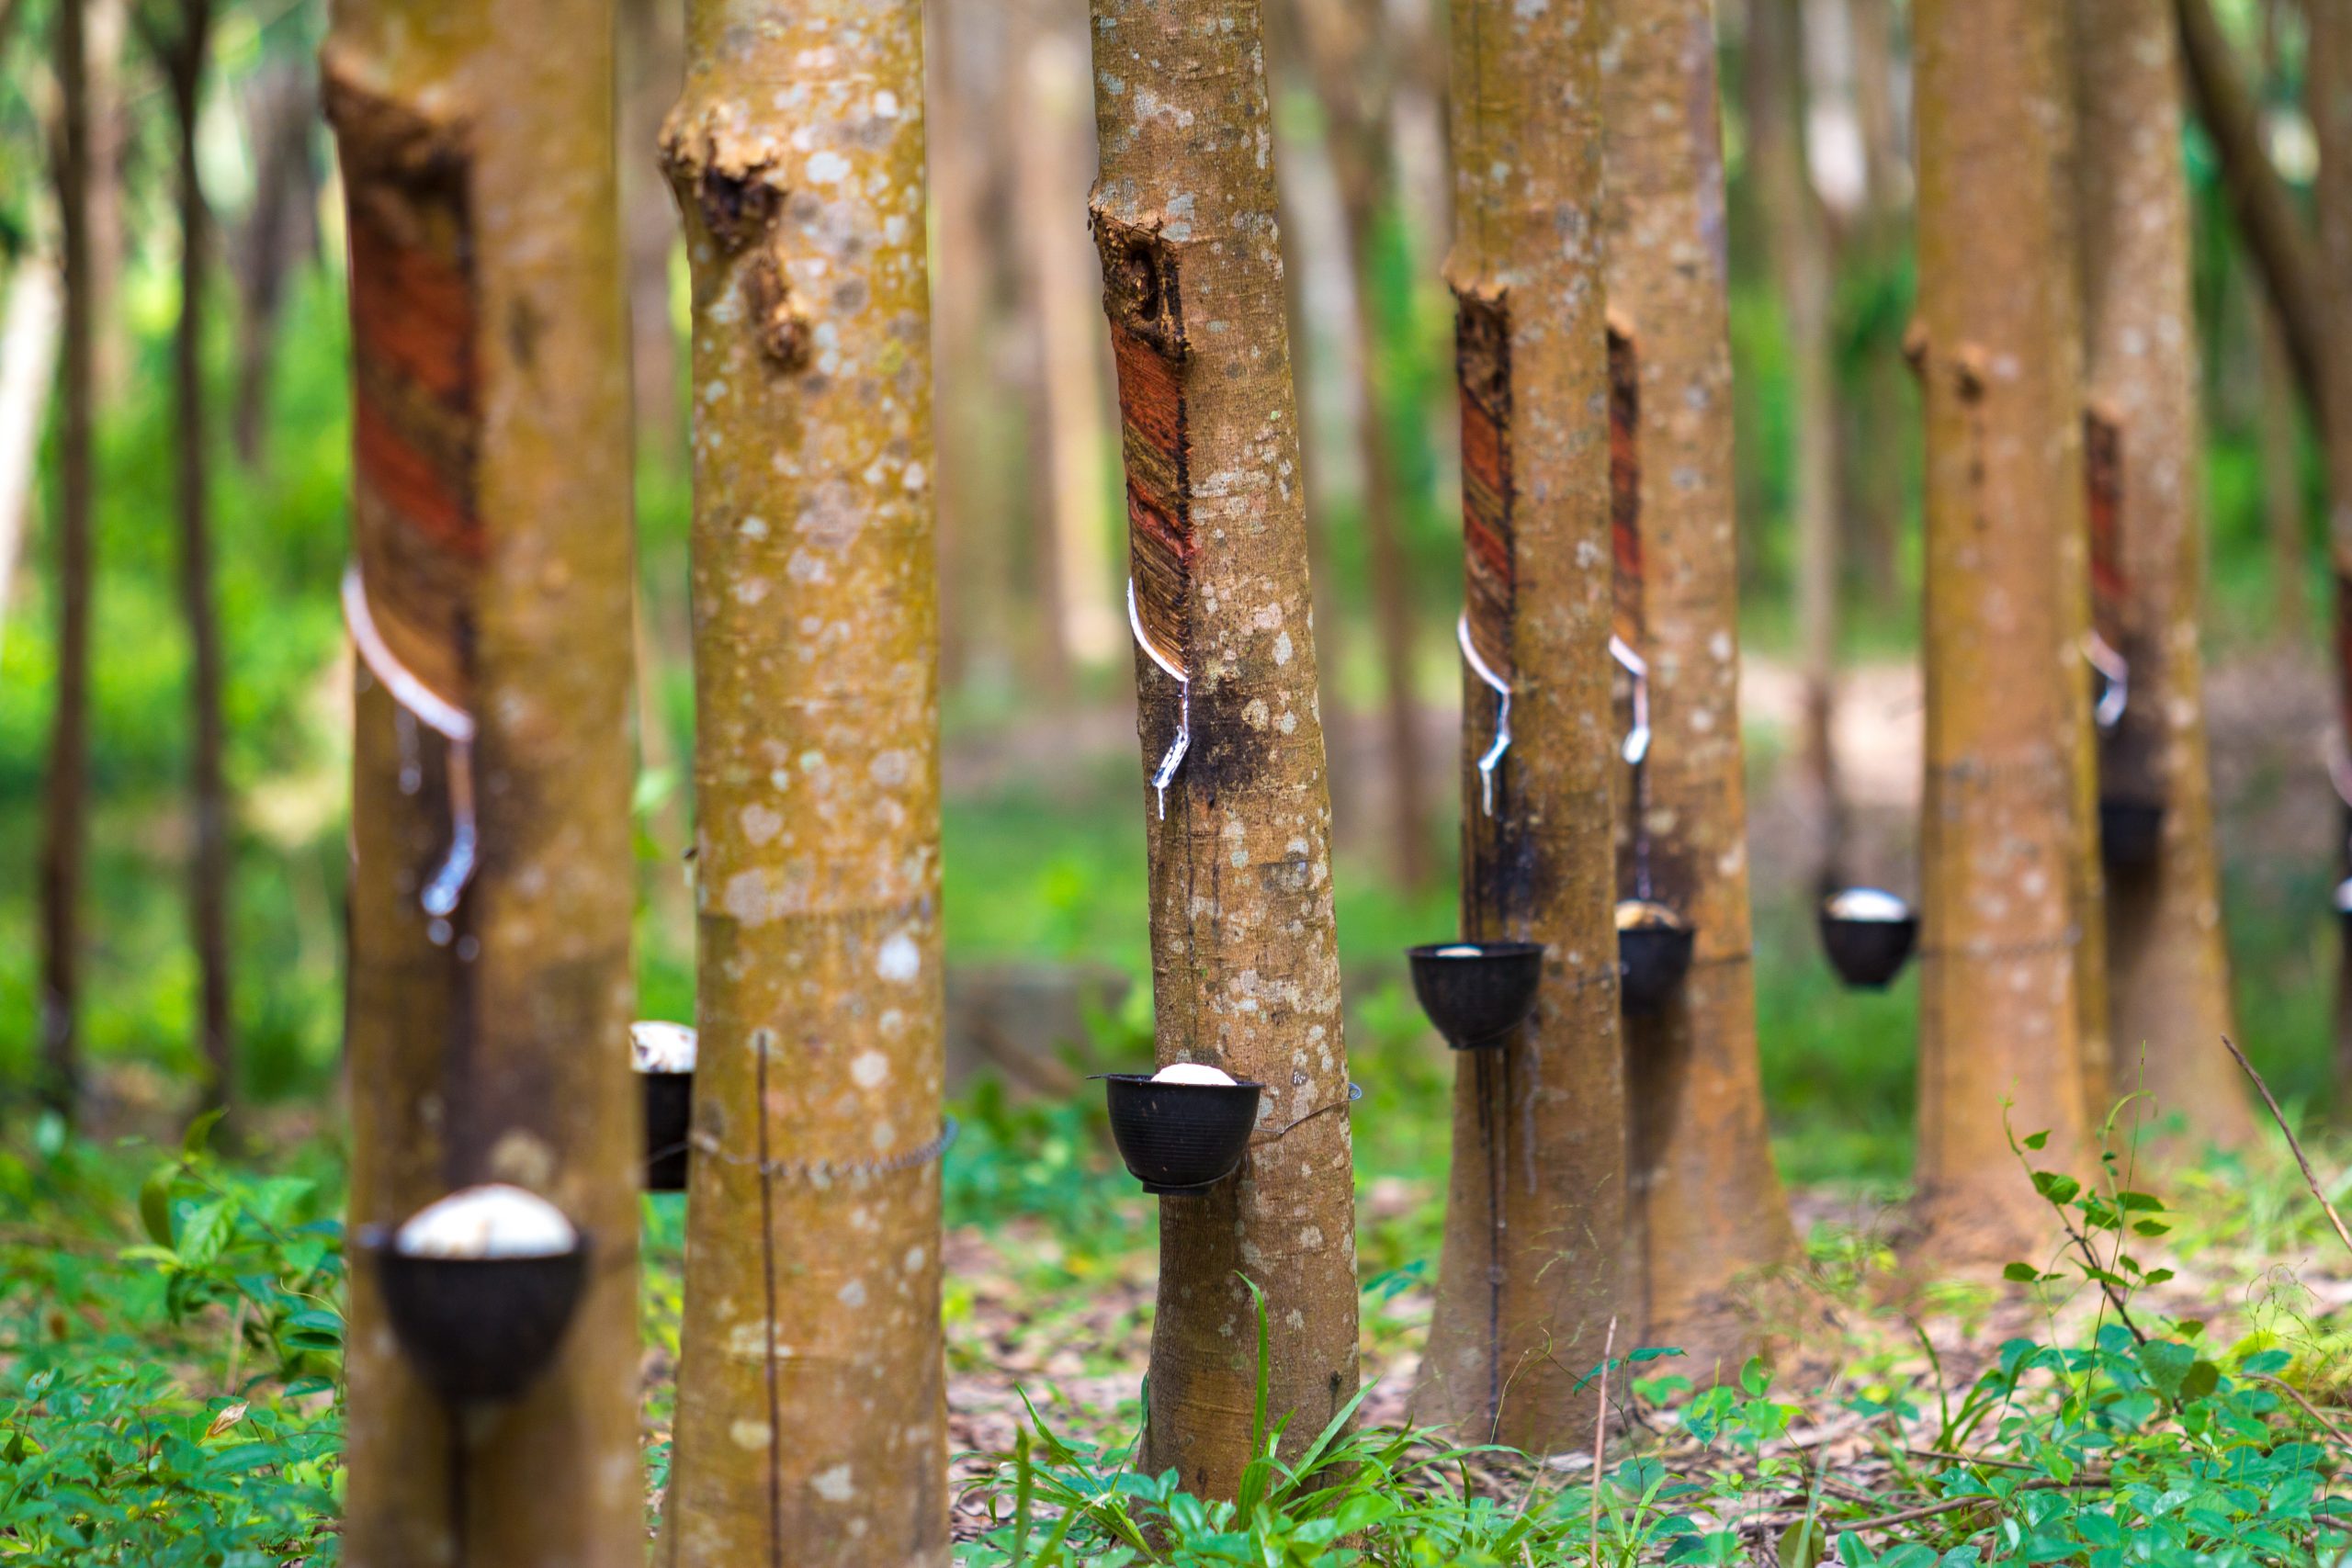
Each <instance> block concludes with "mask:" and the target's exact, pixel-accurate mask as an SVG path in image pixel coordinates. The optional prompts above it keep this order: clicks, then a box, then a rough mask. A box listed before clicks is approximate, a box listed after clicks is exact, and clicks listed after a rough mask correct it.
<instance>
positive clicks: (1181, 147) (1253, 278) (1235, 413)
mask: <svg viewBox="0 0 2352 1568" xmlns="http://www.w3.org/2000/svg"><path fill="white" fill-rule="evenodd" d="M1092 17H1093V23H1094V33H1093V40H1094V82H1095V95H1094V111H1095V129H1096V136H1095V140H1096V143H1097V146H1098V147H1099V149H1100V152H1101V157H1102V170H1101V174H1100V175H1099V177H1098V178H1097V179H1096V181H1095V186H1094V194H1093V197H1092V200H1091V217H1092V222H1093V230H1094V240H1095V245H1096V248H1097V249H1098V250H1099V251H1100V252H1101V253H1102V257H1103V304H1104V309H1105V311H1106V313H1107V314H1108V315H1109V317H1110V323H1111V342H1112V346H1113V351H1114V356H1115V358H1116V361H1117V364H1118V372H1119V411H1120V419H1121V424H1122V449H1123V455H1124V457H1125V468H1126V505H1127V525H1128V545H1129V570H1130V571H1131V572H1132V574H1133V581H1134V587H1135V596H1136V613H1137V617H1138V620H1139V623H1140V625H1141V627H1142V630H1143V633H1144V635H1145V637H1148V639H1149V649H1137V652H1136V666H1135V668H1136V684H1137V691H1138V703H1137V717H1136V731H1137V737H1138V739H1139V740H1140V742H1141V745H1142V750H1143V754H1144V757H1145V763H1146V766H1147V767H1148V768H1154V769H1156V770H1157V769H1159V767H1160V763H1161V759H1162V758H1163V756H1164V755H1166V754H1167V753H1168V751H1169V750H1170V746H1171V742H1172V740H1173V739H1175V738H1176V737H1177V736H1178V735H1180V734H1181V733H1184V732H1185V729H1186V727H1187V726H1188V725H1189V734H1190V740H1191V744H1190V747H1189V750H1187V751H1186V752H1185V754H1184V755H1183V757H1182V761H1181V765H1180V766H1178V767H1177V768H1176V770H1175V772H1174V773H1173V776H1172V779H1171V780H1170V783H1169V784H1168V786H1167V791H1166V794H1165V795H1164V796H1161V797H1159V800H1158V801H1157V802H1155V800H1154V798H1153V797H1152V796H1151V795H1146V797H1145V800H1144V807H1145V812H1146V825H1147V828H1148V833H1149V852H1150V873H1151V951H1152V1000H1153V1004H1154V1017H1155V1021H1156V1029H1155V1033H1156V1036H1157V1047H1158V1055H1159V1060H1160V1061H1161V1062H1163V1063H1169V1062H1175V1061H1180V1060H1184V1061H1197V1062H1205V1063H1208V1064H1210V1065H1213V1066H1217V1067H1221V1068H1223V1069H1224V1070H1225V1071H1227V1072H1228V1073H1231V1074H1232V1075H1234V1076H1235V1077H1238V1078H1245V1079H1256V1080H1258V1081H1260V1082H1262V1083H1264V1084H1265V1085H1266V1086H1267V1092H1266V1095H1265V1099H1264V1101H1263V1103H1262V1104H1261V1107H1260V1112H1259V1114H1260V1120H1261V1127H1263V1128H1264V1131H1262V1132H1261V1134H1259V1141H1258V1143H1257V1144H1256V1145H1255V1147H1254V1148H1253V1149H1252V1150H1251V1152H1250V1155H1249V1156H1248V1158H1247V1161H1246V1163H1245V1164H1244V1166H1243V1168H1242V1170H1241V1172H1240V1173H1239V1175H1238V1177H1236V1178H1235V1179H1232V1180H1230V1181H1227V1182H1224V1183H1221V1184H1220V1185H1219V1186H1218V1187H1217V1188H1216V1190H1214V1191H1212V1192H1210V1193H1208V1194H1207V1195H1205V1196H1201V1197H1182V1198H1167V1199H1163V1200H1161V1201H1160V1233H1159V1235H1160V1239H1159V1314H1158V1317H1157V1319H1156V1320H1155V1322H1154V1325H1153V1327H1152V1338H1151V1367H1150V1383H1149V1387H1150V1391H1151V1397H1150V1410H1149V1413H1148V1420H1147V1424H1146V1427H1145V1429H1144V1435H1143V1445H1142V1451H1141V1453H1140V1455H1139V1462H1140V1468H1141V1469H1142V1470H1144V1471H1145V1472H1159V1471H1162V1470H1166V1469H1169V1468H1171V1467H1173V1468H1174V1469H1175V1470H1176V1471H1177V1472H1178V1474H1179V1476H1180V1477H1181V1479H1182V1483H1183V1484H1184V1486H1185V1487H1186V1488H1187V1489H1188V1490H1190V1491H1192V1492H1193V1493H1194V1494H1196V1495H1200V1496H1204V1497H1230V1496H1232V1495H1234V1492H1235V1489H1236V1487H1237V1486H1238V1483H1239V1481H1240V1474H1241V1469H1242V1466H1243V1465H1244V1464H1245V1463H1246V1462H1247V1461H1248V1460H1249V1457H1250V1415H1251V1404H1252V1397H1253V1395H1252V1381H1253V1378H1254V1377H1255V1376H1256V1373H1257V1368H1256V1366H1255V1359H1256V1358H1255V1340H1256V1334H1255V1332H1254V1327H1253V1310H1252V1303H1251V1300H1250V1293H1249V1292H1248V1290H1247V1289H1245V1287H1244V1283H1243V1280H1244V1277H1246V1278H1247V1280H1249V1281H1250V1282H1251V1283H1254V1284H1255V1285H1256V1286H1257V1287H1258V1289H1259V1290H1261V1291H1262V1292H1264V1308H1263V1310H1264V1314H1265V1319H1264V1321H1265V1324H1266V1331H1267V1334H1268V1337H1269V1346H1270V1352H1269V1356H1268V1359H1267V1367H1266V1375H1267V1379H1268V1391H1269V1397H1268V1405H1267V1408H1268V1414H1269V1418H1270V1419H1272V1420H1282V1419H1284V1418H1285V1417H1286V1418H1287V1420H1288V1423H1289V1424H1288V1426H1287V1427H1285V1428H1284V1432H1283V1447H1284V1451H1286V1452H1288V1453H1292V1454H1295V1453H1296V1452H1297V1451H1298V1450H1300V1449H1301V1448H1303V1447H1304V1446H1305V1445H1306V1444H1307V1443H1308V1442H1310V1441H1312V1440H1313V1438H1314V1437H1315V1435H1316V1434H1317V1432H1318V1431H1320V1430H1321V1429H1322V1428H1323V1427H1325V1426H1327V1425H1328V1424H1329V1422H1330V1421H1331V1419H1332V1418H1333V1417H1334V1416H1336V1415H1337V1414H1338V1413H1339V1411H1340V1409H1341V1408H1342V1407H1343V1406H1344V1405H1346V1404H1348V1403H1349V1402H1350V1401H1351V1400H1353V1399H1354V1397H1355V1393H1356V1387H1357V1358H1356V1274H1355V1257H1356V1252H1355V1203H1354V1193H1353V1179H1354V1165H1353V1159H1352V1156H1351V1138H1350V1131H1349V1122H1348V1111H1347V1093H1348V1072H1347V1055H1346V1051H1345V1047H1344V1042H1343V1037H1342V1032H1341V1025H1340V957H1339V945H1338V941H1337V937H1336V932H1335V927H1334V922H1333V914H1332V897H1331V853H1330V831H1331V812H1330V798H1329V794H1328V793H1327V790H1326V784H1325V762H1324V752H1323V727H1322V721H1321V717H1320V715H1319V713H1318V711H1317V705H1316V661H1315V635H1314V626H1313V616H1312V614H1311V612H1310V609H1309V600H1308V588H1307V570H1306V513H1305V508H1304V503H1303V498H1302V495H1301V492H1300V490H1299V486H1298V483H1297V472H1298V425H1297V419H1296V416H1295V412H1294V408H1295V403H1294V399H1293V396H1292V386H1291V369H1290V345H1289V334H1288V333H1287V331H1286V330H1285V327H1284V323H1283V291H1282V267H1283V262H1282V257H1281V254H1280V251H1279V248H1278V247H1279V238H1278V234H1277V225H1276V222H1275V216H1274V206H1275V197H1274V175H1273V170H1272V166H1271V163H1270V160H1269V159H1268V157H1267V152H1266V148H1267V144H1268V141H1269V138H1270V136H1271V133H1272V127H1271V126H1270V125H1269V123H1268V112H1267V101H1266V76H1265V65H1264V56H1263V51H1262V48H1261V30H1262V29H1261V16H1260V13H1259V7H1258V6H1257V5H1256V4H1255V0H1094V4H1093V8H1092ZM1145 84H1149V85H1151V87H1152V95H1151V96H1147V95H1146V94H1145V93H1144V92H1143V90H1142V89H1143V85H1145ZM1155 652H1156V653H1157V654H1158V656H1159V657H1160V658H1165V659H1167V660H1169V661H1170V663H1171V664H1173V665H1175V666H1176V667H1177V668H1179V669H1181V670H1182V671H1185V672H1186V675H1187V677H1188V680H1187V681H1186V682H1179V681H1177V680H1175V679H1173V678H1171V677H1170V675H1169V674H1167V673H1166V672H1164V671H1162V670H1161V669H1160V668H1159V665H1158V663H1157V662H1156V661H1155V660H1154V657H1153V655H1154V653H1155ZM1195 685H1197V686H1198V687H1199V688H1200V689H1199V690H1198V691H1197V692H1195V691H1193V690H1192V687H1193V686H1195ZM1161 807H1164V808H1165V815H1162V814H1161Z"/></svg>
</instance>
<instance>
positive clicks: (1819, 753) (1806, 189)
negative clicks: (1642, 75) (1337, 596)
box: [1747, 0, 1847, 891]
mask: <svg viewBox="0 0 2352 1568" xmlns="http://www.w3.org/2000/svg"><path fill="white" fill-rule="evenodd" d="M1747 15H1748V32H1747V51H1748V52H1747V72H1748V79H1747V102H1748V108H1749V114H1750V118H1751V120H1752V122H1753V125H1754V134H1755V137H1756V161H1757V173H1758V186H1759V196H1760V198H1761V205H1762V206H1763V208H1764V214H1765V221H1766V225H1767V228H1768V231H1769V232H1768V237H1767V243H1768V245H1769V246H1770V251H1771V255H1772V270H1773V272H1774V273H1775V274H1776V275H1777V276H1778V278H1779V282H1780V285H1781V299H1782V301H1783V308H1784V309H1785V310H1786V312H1787V319H1788V333H1789V360H1790V374H1791V378H1792V381H1793V382H1794V384H1795V385H1794V391H1795V395H1796V396H1795V404H1796V406H1795V410H1794V412H1793V415H1792V419H1793V423H1794V424H1795V426H1796V447H1797V450H1796V489H1795V496H1794V501H1793V507H1794V511H1795V513H1796V622H1797V638H1798V655H1797V662H1798V665H1799V666H1800V668H1801V670H1802V672H1803V675H1804V735H1803V739H1801V741H1800V742H1799V755H1800V758H1801V760H1802V764H1803V771H1804V779H1805V785H1806V793H1807V794H1808V795H1811V796H1812V807H1813V817H1814V831H1815V837H1816V841H1815V846H1814V850H1815V873H1814V874H1815V883H1816V884H1817V886H1818V888H1819V889H1820V890H1823V891H1826V890H1828V889H1831V888H1835V887H1837V886H1841V885H1842V884H1843V883H1844V882H1845V880H1846V874H1847V873H1846V866H1845V859H1846V853H1845V849H1846V845H1845V840H1846V807H1845V801H1844V797H1843V793H1842V791H1841V790H1840V788H1839V786H1838V751H1837V744H1836V729H1837V694H1838V379H1837V371H1836V367H1835V365H1834V362H1833V357H1832V355H1833V346H1832V344H1831V342H1830V321H1829V292H1830V286H1831V281H1832V280H1831V277H1830V265H1831V263H1830V253H1829V234H1828V230H1827V226H1826V223H1825V222H1824V220H1823V214H1822V211H1821V205H1820V199H1819V197H1816V196H1815V194H1814V188H1813V181H1812V179H1811V177H1810V176H1809V175H1807V173H1806V172H1805V144H1804V35H1803V31H1802V23H1803V17H1802V13H1801V11H1800V9H1799V0H1749V4H1748V10H1747Z"/></svg>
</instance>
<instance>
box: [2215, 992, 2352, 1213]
mask: <svg viewBox="0 0 2352 1568" xmlns="http://www.w3.org/2000/svg"><path fill="white" fill-rule="evenodd" d="M2222 1044H2224V1045H2226V1046H2228V1047H2229V1048H2230V1055H2233V1056H2234V1057H2236V1058H2237V1063H2238V1066H2239V1068H2240V1070H2241V1071H2243V1072H2244V1073H2245V1076H2246V1077H2250V1078H2252V1079H2253V1080H2254V1087H2255V1088H2256V1089H2260V1090H2261V1091H2262V1103H2263V1104H2265V1105H2267V1106H2268V1107H2270V1119H2271V1120H2272V1121H2273V1122H2278V1130H2279V1131H2280V1132H2281V1133H2284V1134H2287V1146H2288V1147H2289V1148H2290V1149H2292V1150H2294V1151H2295V1163H2296V1164H2297V1165H2299V1166H2301V1167H2302V1168H2303V1184H2304V1185H2305V1186H2307V1187H2309V1188H2310V1189H2311V1190H2312V1197H2314V1198H2316V1199H2318V1200H2319V1206H2320V1207H2321V1208H2323V1209H2324V1210H2326V1211H2327V1220H2328V1224H2332V1225H2334V1226H2335V1238H2336V1239H2337V1240H2338V1241H2340V1242H2342V1243H2343V1244H2344V1250H2345V1251H2346V1252H2352V1231H2347V1230H2346V1229H2345V1228H2344V1216H2343V1215H2341V1214H2339V1213H2336V1212H2335V1204H2333V1203H2331V1202H2329V1201H2327V1194H2326V1193H2325V1192H2323V1191H2322V1190H2320V1185H2319V1178H2318V1176H2317V1175H2315V1174H2314V1173H2313V1172H2312V1162H2311V1160H2310V1159H2309V1157H2307V1156H2305V1155H2304V1153H2303V1145H2301V1143H2299V1142H2297V1141H2296V1138H2295V1130H2294V1129H2293V1128H2292V1127H2290V1126H2288V1125H2287V1113H2286V1112H2285V1111H2281V1110H2279V1109H2278V1096H2277V1095H2274V1094H2272V1093H2271V1092H2270V1086H2269V1085H2268V1084H2267V1083H2265V1082H2263V1081H2262V1075H2261V1074H2260V1073H2257V1072H2256V1071H2255V1070H2254V1064H2253V1063H2252V1062H2249V1061H2247V1060H2246V1059H2245V1052H2243V1051H2241V1050H2239V1049H2238V1043H2237V1042H2236V1041H2234V1040H2233V1039H2231V1038H2230V1037H2229V1036H2228V1035H2226V1034H2224V1035H2222Z"/></svg>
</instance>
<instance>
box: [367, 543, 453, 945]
mask: <svg viewBox="0 0 2352 1568" xmlns="http://www.w3.org/2000/svg"><path fill="white" fill-rule="evenodd" d="M343 619H344V624H345V626H347V627H349V628H350V632H351V645H352V647H353V648H354V649H356V650H357V652H358V654H359V658H360V661H361V662H362V663H364V664H366V665H367V666H368V673H370V674H371V675H373V676H375V677H376V679H377V680H379V681H381V682H383V683H384V689H385V690H386V691H388V692H390V694H392V701H394V702H396V703H398V704H399V705H401V709H402V710H403V711H405V712H407V713H408V714H410V715H412V716H414V717H415V719H416V720H417V722H418V723H420V724H422V725H424V727H425V728H427V729H430V730H432V731H433V732H434V733H435V735H438V736H440V737H441V738H442V739H445V740H447V742H448V743H449V761H448V779H449V850H448V852H447V854H446V855H444V856H443V857H442V859H441V863H440V865H438V866H437V867H435V870H434V873H433V875H432V877H431V879H430V880H428V881H427V882H426V883H425V885H424V893H423V895H422V896H421V897H419V900H418V901H419V902H420V903H421V904H423V905H424V912H425V913H426V914H428V915H430V916H432V917H433V918H434V919H436V920H439V919H447V917H448V916H449V915H451V914H454V913H455V912H456V911H457V908H458V898H459V897H462V896H463V895H464V893H465V890H466V884H467V883H468V882H469V881H471V880H472V878H473V874H474V858H475V852H476V849H477V839H476V834H475V818H474V717H473V715H471V714H469V713H468V712H467V711H466V710H465V709H463V708H461V707H459V706H458V705H457V704H455V703H453V702H450V701H449V700H448V699H447V698H446V697H444V696H442V695H441V694H439V693H437V692H435V690H433V688H432V687H430V686H428V685H426V684H425V683H424V682H423V681H422V680H419V679H418V678H417V676H416V673H415V672H414V671H412V670H410V669H409V667H408V666H407V665H405V664H402V663H401V661H400V660H399V658H398V657H397V656H396V655H395V654H394V653H393V652H392V650H391V649H390V647H389V646H388V645H387V644H386V643H385V641H384V638H383V635H382V634H381V633H379V631H378V630H377V629H376V617H375V615H373V614H372V613H371V612H370V611H369V610H368V585H367V584H366V583H365V582H363V581H361V580H360V576H359V563H358V562H357V561H353V562H352V563H351V564H350V565H349V566H348V567H346V568H345V569H344V573H343Z"/></svg>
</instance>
